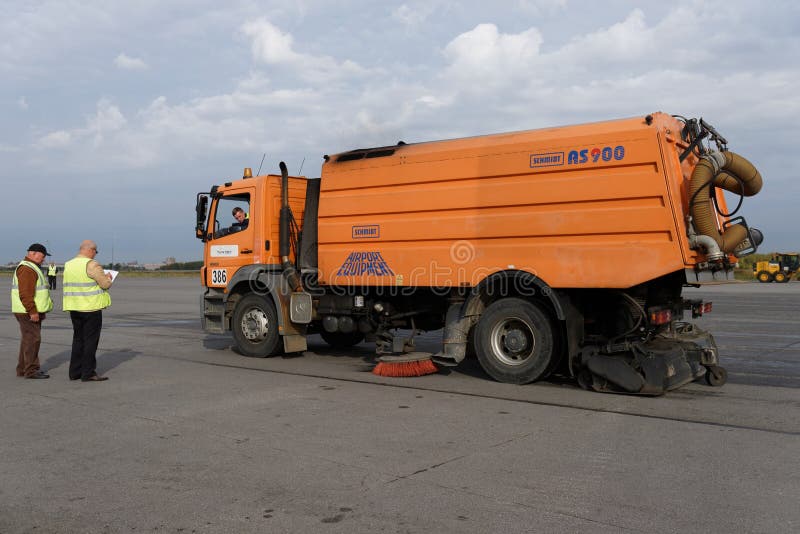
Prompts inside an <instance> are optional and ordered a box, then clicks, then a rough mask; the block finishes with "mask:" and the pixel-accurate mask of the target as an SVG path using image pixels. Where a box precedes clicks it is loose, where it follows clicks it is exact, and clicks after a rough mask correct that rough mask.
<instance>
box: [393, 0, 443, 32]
mask: <svg viewBox="0 0 800 534" xmlns="http://www.w3.org/2000/svg"><path fill="white" fill-rule="evenodd" d="M435 10H436V5H435V4H434V3H431V2H425V3H424V4H418V5H415V6H410V5H408V4H403V5H401V6H400V7H398V8H395V9H394V10H393V11H392V18H393V19H395V20H397V21H399V22H400V23H402V24H404V25H406V26H419V25H420V24H422V23H423V22H425V21H426V20H428V18H429V17H430V16H431V15H432V14H433V12H434V11H435Z"/></svg>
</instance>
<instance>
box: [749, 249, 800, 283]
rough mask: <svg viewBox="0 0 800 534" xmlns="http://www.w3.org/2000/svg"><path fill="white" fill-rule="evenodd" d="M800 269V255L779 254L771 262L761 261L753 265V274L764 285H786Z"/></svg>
mask: <svg viewBox="0 0 800 534" xmlns="http://www.w3.org/2000/svg"><path fill="white" fill-rule="evenodd" d="M798 268H800V254H786V253H779V254H775V255H774V256H773V257H772V259H771V260H769V261H760V262H758V263H756V264H755V265H753V273H754V274H755V276H756V279H757V280H758V281H759V282H761V283H763V284H766V283H768V282H778V283H784V282H788V281H789V280H791V279H792V275H794V274H795V273H796V272H797V271H798Z"/></svg>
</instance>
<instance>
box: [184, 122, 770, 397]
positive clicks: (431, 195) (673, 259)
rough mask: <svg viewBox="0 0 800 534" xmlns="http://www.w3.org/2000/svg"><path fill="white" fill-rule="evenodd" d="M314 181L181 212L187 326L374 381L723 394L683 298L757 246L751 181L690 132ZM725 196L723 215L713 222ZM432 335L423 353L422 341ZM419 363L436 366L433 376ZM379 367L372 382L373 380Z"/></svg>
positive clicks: (332, 169)
mask: <svg viewBox="0 0 800 534" xmlns="http://www.w3.org/2000/svg"><path fill="white" fill-rule="evenodd" d="M324 160H325V161H324V164H323V165H322V172H321V177H320V178H319V179H307V178H305V177H290V176H288V173H287V170H286V166H285V164H283V163H281V165H280V168H281V175H280V176H278V175H265V176H257V177H253V176H252V173H251V171H250V169H249V168H248V169H245V172H244V177H243V178H242V179H241V180H237V181H231V182H226V183H224V184H222V185H215V186H213V187H211V189H210V190H209V191H208V192H203V193H198V195H197V205H196V211H197V221H196V222H197V225H196V236H197V237H198V238H199V239H201V240H202V241H203V243H204V245H205V246H204V266H203V269H202V274H201V276H202V283H203V286H204V293H203V297H202V319H203V328H204V329H205V331H206V332H209V333H223V332H226V331H231V332H232V334H233V338H234V340H235V344H236V347H237V349H238V351H240V352H241V353H242V354H245V355H248V356H256V357H266V356H271V355H274V354H277V353H279V352H281V351H285V352H301V351H304V350H306V348H307V345H306V339H307V336H309V335H312V334H320V335H321V336H322V339H323V340H325V341H326V342H327V343H328V344H330V345H332V346H334V347H339V348H343V347H349V346H352V345H355V344H357V343H360V342H362V341H364V340H365V339H366V340H367V341H374V342H375V343H376V352H377V355H378V356H379V358H378V360H379V362H380V363H378V366H377V368H376V371H377V372H378V374H383V375H387V376H403V375H407V374H412V375H413V374H424V373H427V372H429V371H434V372H435V370H436V369H437V368H436V365H440V366H455V365H458V364H459V363H460V362H461V361H462V360H463V359H464V358H465V357H467V356H470V357H472V356H473V355H474V357H477V359H478V361H479V362H480V365H481V366H482V368H483V369H484V370H485V371H486V373H487V374H488V375H489V376H491V377H492V378H494V379H495V380H498V381H501V382H510V383H516V384H524V383H529V382H534V381H536V380H540V379H543V378H545V377H547V376H548V375H550V374H551V373H562V374H565V375H567V376H570V377H573V378H575V379H576V380H577V382H578V383H579V384H580V385H581V386H582V387H584V388H587V389H592V390H595V391H616V392H626V393H636V394H642V395H659V394H662V393H664V392H666V391H669V390H671V389H674V388H677V387H679V386H681V385H683V384H686V383H688V382H690V381H693V380H695V379H698V378H701V377H705V379H706V381H707V382H708V383H709V384H710V385H714V386H719V385H722V384H723V383H725V381H726V378H727V373H726V371H725V369H724V368H723V367H721V366H720V363H719V354H718V350H717V346H716V344H715V342H714V338H713V337H712V335H711V334H710V333H708V332H705V331H704V330H702V329H700V328H698V327H697V326H696V325H694V324H693V323H691V322H686V321H684V320H683V318H684V316H688V315H690V316H691V317H692V318H695V317H698V316H700V315H702V314H703V313H706V312H708V311H710V310H711V303H708V302H703V301H701V300H697V299H695V300H692V299H686V298H683V296H682V290H683V288H684V287H686V286H698V285H702V284H706V283H709V282H713V283H719V282H722V281H728V280H733V267H734V266H735V263H736V261H737V258H738V257H741V256H743V255H746V254H750V253H753V252H754V251H755V250H756V248H757V246H758V245H759V244H760V243H761V241H762V235H761V233H760V232H759V231H758V230H756V229H754V228H750V227H749V226H748V224H747V223H746V221H745V219H744V218H743V217H741V216H738V217H734V215H735V214H736V213H735V212H736V211H738V208H739V206H740V205H741V199H742V197H749V196H752V195H754V194H756V193H758V191H759V190H760V189H761V185H762V180H761V176H760V174H759V173H758V171H757V170H756V169H755V168H754V166H753V165H752V164H751V163H750V162H749V161H748V160H746V159H745V158H743V157H742V156H740V155H738V154H736V153H734V152H731V151H729V150H728V148H727V141H726V139H725V138H724V137H723V136H722V135H720V134H719V133H718V132H717V131H716V130H715V129H714V128H713V127H712V126H711V125H709V124H708V123H707V122H706V121H704V120H703V119H687V118H684V117H681V116H671V115H667V114H664V113H660V112H659V113H653V114H650V115H646V116H640V117H634V118H629V119H622V120H613V121H608V122H599V123H592V124H582V125H575V126H567V127H560V128H545V129H540V130H531V131H522V132H513V133H504V134H496V135H486V136H480V137H469V138H463V139H453V140H445V141H434V142H426V143H408V144H407V143H404V142H402V141H401V142H399V143H397V144H396V145H392V146H382V147H377V148H367V149H358V150H352V151H349V152H344V153H341V154H336V155H333V156H324ZM724 191H729V192H730V193H732V196H733V197H734V198H738V202H737V209H736V210H733V212H731V213H729V212H728V207H727V205H726V202H725V196H724ZM439 329H441V331H442V344H441V347H440V348H439V350H438V352H436V353H435V354H422V353H420V352H414V351H413V348H414V336H415V335H416V334H417V333H419V332H420V331H434V330H439ZM434 362H435V363H434ZM381 367H382V369H381V370H380V371H379V370H378V368H381Z"/></svg>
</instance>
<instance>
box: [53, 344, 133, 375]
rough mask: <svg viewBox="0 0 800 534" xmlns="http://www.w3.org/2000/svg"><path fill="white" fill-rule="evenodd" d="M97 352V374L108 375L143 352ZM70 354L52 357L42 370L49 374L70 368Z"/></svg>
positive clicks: (129, 350) (62, 353) (68, 352)
mask: <svg viewBox="0 0 800 534" xmlns="http://www.w3.org/2000/svg"><path fill="white" fill-rule="evenodd" d="M97 352H98V354H97V372H98V373H99V374H103V373H106V372H108V371H110V370H111V369H114V368H115V367H117V366H119V365H120V364H123V363H125V362H127V361H128V360H132V359H133V358H135V357H137V356H139V355H140V354H141V352H138V351H135V350H131V349H121V350H116V351H113V352H106V351H103V350H102V349H99V350H98V351H97ZM70 354H71V351H69V350H65V351H63V352H59V353H58V354H54V355H53V356H50V357H49V358H47V360H45V361H44V362H42V365H41V370H42V371H43V372H45V373H47V372H49V371H51V370H53V369H55V368H57V367H60V366H61V365H63V364H67V366H68V365H69V357H70Z"/></svg>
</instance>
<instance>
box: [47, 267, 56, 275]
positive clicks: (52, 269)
mask: <svg viewBox="0 0 800 534" xmlns="http://www.w3.org/2000/svg"><path fill="white" fill-rule="evenodd" d="M55 275H56V266H55V265H51V266H50V267H48V268H47V276H55Z"/></svg>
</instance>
